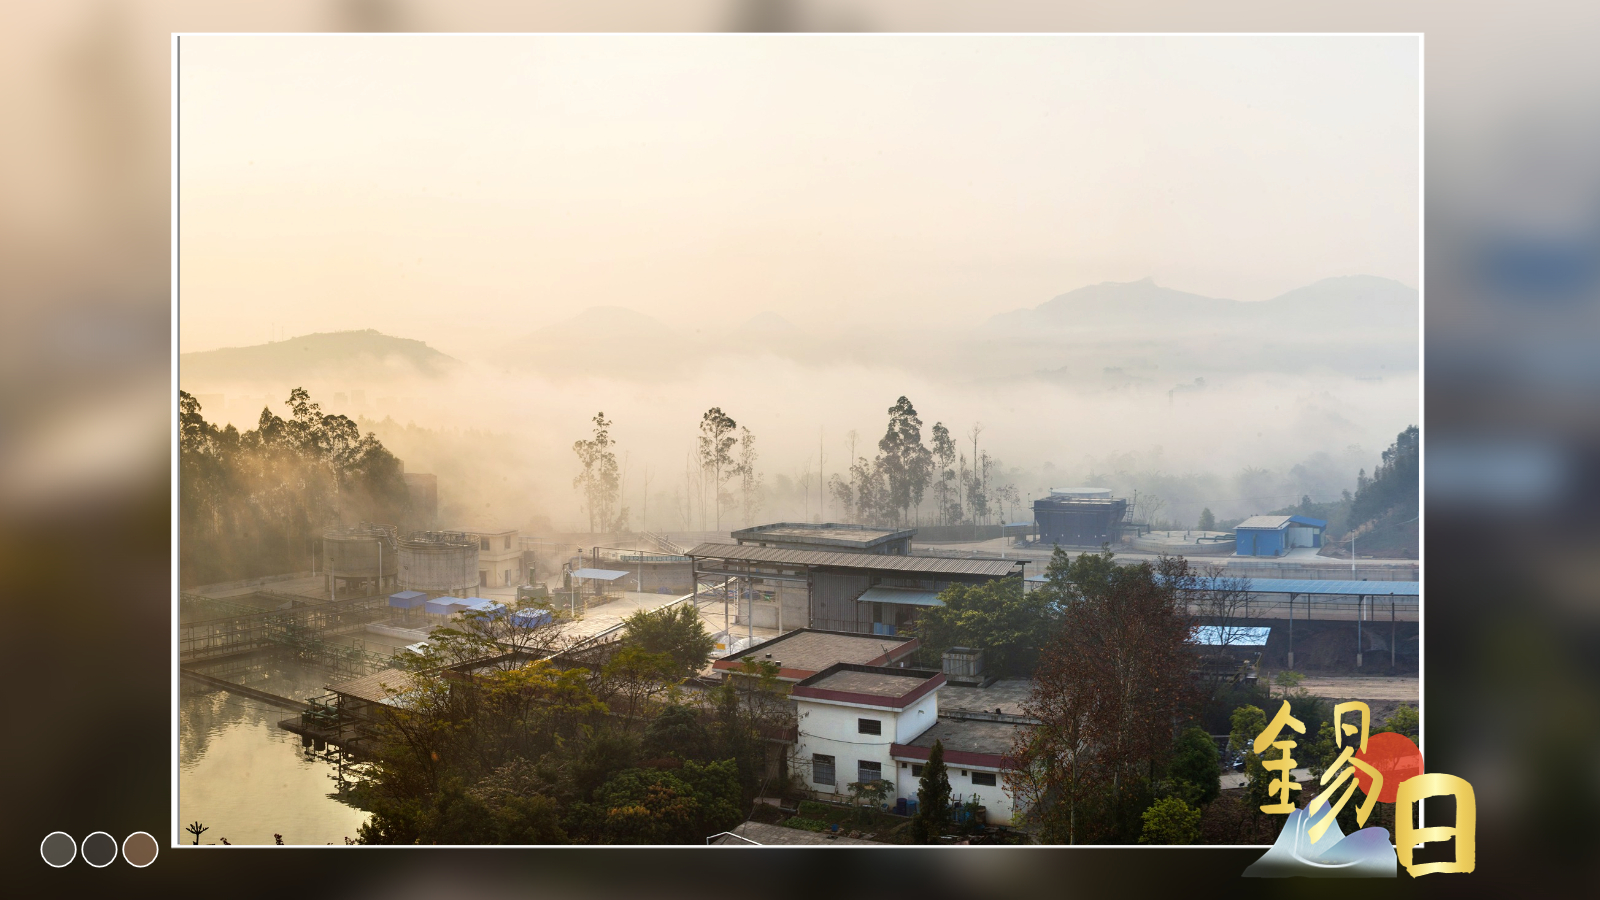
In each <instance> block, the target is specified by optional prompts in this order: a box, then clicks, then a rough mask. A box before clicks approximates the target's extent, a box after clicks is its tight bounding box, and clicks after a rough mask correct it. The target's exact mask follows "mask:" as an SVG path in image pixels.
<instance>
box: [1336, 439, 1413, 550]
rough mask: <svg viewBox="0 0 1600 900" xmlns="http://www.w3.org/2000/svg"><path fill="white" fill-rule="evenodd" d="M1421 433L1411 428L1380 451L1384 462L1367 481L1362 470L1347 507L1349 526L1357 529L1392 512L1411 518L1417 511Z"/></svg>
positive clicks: (1357, 477)
mask: <svg viewBox="0 0 1600 900" xmlns="http://www.w3.org/2000/svg"><path fill="white" fill-rule="evenodd" d="M1421 444H1422V433H1421V432H1420V431H1419V430H1418V429H1417V426H1415V425H1412V426H1411V427H1410V428H1407V429H1406V430H1405V431H1402V432H1400V434H1398V435H1396V436H1395V440H1394V443H1393V444H1390V445H1389V448H1388V449H1387V450H1385V451H1383V461H1382V462H1381V463H1380V464H1379V465H1378V467H1377V468H1375V469H1373V470H1372V477H1371V478H1368V477H1367V474H1366V470H1365V469H1363V470H1362V471H1361V472H1360V473H1359V474H1358V475H1357V476H1356V493H1355V497H1354V499H1353V500H1352V501H1351V504H1350V523H1351V524H1352V525H1360V524H1361V523H1363V522H1367V521H1370V520H1372V519H1376V518H1378V517H1380V516H1382V515H1384V514H1385V513H1388V512H1390V511H1391V510H1392V511H1393V512H1394V513H1396V514H1399V515H1414V514H1415V513H1416V512H1417V510H1418V508H1419V501H1418V497H1419V482H1420V475H1421V471H1422V469H1421V450H1422V446H1421Z"/></svg>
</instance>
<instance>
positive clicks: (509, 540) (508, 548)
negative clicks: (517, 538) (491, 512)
mask: <svg viewBox="0 0 1600 900" xmlns="http://www.w3.org/2000/svg"><path fill="white" fill-rule="evenodd" d="M506 549H507V550H510V549H511V535H509V534H508V535H506Z"/></svg>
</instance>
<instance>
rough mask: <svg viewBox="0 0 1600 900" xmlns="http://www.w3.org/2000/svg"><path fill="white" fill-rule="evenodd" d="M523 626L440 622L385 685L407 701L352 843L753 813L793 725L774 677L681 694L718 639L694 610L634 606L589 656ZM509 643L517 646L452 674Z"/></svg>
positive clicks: (626, 836) (584, 836) (712, 823)
mask: <svg viewBox="0 0 1600 900" xmlns="http://www.w3.org/2000/svg"><path fill="white" fill-rule="evenodd" d="M535 605H537V604H535ZM518 621H526V620H519V619H517V617H514V616H500V617H494V616H485V615H482V614H469V615H468V616H467V617H466V619H465V620H464V622H463V623H462V624H461V625H460V626H459V627H456V628H451V629H440V630H436V631H435V632H434V633H433V637H432V639H431V646H430V647H429V648H428V652H427V653H426V654H425V655H424V656H420V657H417V658H416V659H415V660H414V661H413V662H412V663H411V664H410V671H409V674H408V675H407V677H406V678H405V680H404V683H403V684H395V685H391V686H389V688H390V691H391V693H393V694H394V695H395V696H397V697H403V701H402V702H399V703H397V704H395V705H394V706H393V707H391V708H390V709H389V710H388V711H387V713H386V715H385V716H384V717H383V720H382V722H381V723H380V724H379V726H378V736H379V738H380V741H379V749H378V751H377V752H376V753H375V754H374V758H373V759H372V760H371V761H370V764H369V765H368V766H366V767H365V768H364V769H363V770H362V772H361V774H360V776H359V777H360V781H359V782H358V784H357V786H356V787H355V788H354V790H353V794H352V799H353V800H354V801H355V802H356V803H357V804H358V805H360V806H362V807H364V808H366V809H367V810H369V811H370V813H371V818H370V819H369V821H368V822H367V824H365V825H364V826H362V828H361V831H360V836H359V840H360V842H362V843H367V844H419V843H420V844H564V843H588V844H670V843H690V844H701V843H704V841H705V838H706V836H707V835H711V834H715V833H718V832H720V831H725V830H728V829H731V828H732V827H734V826H735V825H737V824H738V823H739V822H741V821H743V820H744V819H745V818H747V816H748V815H749V813H750V811H751V805H752V803H753V802H754V798H755V797H756V796H757V795H758V794H759V793H761V791H762V790H763V789H765V788H767V787H770V785H768V784H767V783H766V781H767V778H766V760H767V757H766V742H765V740H764V739H763V738H764V736H765V735H766V734H768V733H770V732H771V730H772V729H773V728H774V727H782V726H783V725H785V724H792V722H791V720H792V716H790V715H789V714H788V712H787V708H786V705H785V704H784V703H783V702H782V698H781V696H780V695H779V694H778V692H777V690H776V684H777V682H776V679H775V672H771V671H766V670H765V669H764V668H763V667H761V666H759V665H753V666H751V667H749V672H748V673H747V674H749V675H750V676H751V677H749V678H747V679H745V680H744V682H745V683H744V684H743V687H744V689H743V690H741V689H740V687H739V686H736V684H735V682H733V681H731V680H730V681H727V682H725V683H724V684H723V685H722V686H721V687H720V688H718V689H716V690H712V691H709V692H696V691H690V690H687V689H685V687H684V683H685V681H686V680H687V679H688V678H689V677H691V676H693V675H694V674H695V673H697V672H698V671H699V670H700V669H702V668H703V667H704V666H705V665H706V663H707V661H708V660H709V658H710V654H711V650H712V646H713V643H712V638H711V636H710V635H709V634H707V632H706V631H705V628H704V625H703V624H702V623H701V622H700V619H699V615H698V613H697V612H696V611H695V609H694V608H693V607H692V606H689V605H679V606H676V607H669V608H667V609H664V610H658V611H653V612H652V611H641V612H639V613H635V614H634V615H633V616H632V617H630V618H629V619H628V620H627V628H626V631H625V634H624V636H623V638H622V639H621V641H620V642H618V643H617V644H616V645H613V646H603V647H600V648H595V649H593V650H590V651H585V652H578V651H572V649H571V648H572V642H571V641H570V640H568V639H567V638H566V636H565V634H564V626H563V624H562V622H561V620H551V621H541V622H539V624H536V625H533V626H528V627H524V626H522V625H519V624H517V622H518ZM513 632H515V633H518V634H520V637H518V636H517V635H516V634H513ZM507 646H516V647H519V648H521V649H523V650H524V651H525V654H524V656H523V657H522V658H520V659H516V660H509V661H507V662H505V663H503V664H497V665H489V666H480V667H478V669H477V670H476V671H474V672H472V673H471V674H467V675H463V674H459V670H460V669H461V668H462V665H461V664H462V663H467V662H471V661H473V660H484V659H493V658H496V657H501V656H504V651H505V648H506V647H507ZM563 651H571V652H566V653H564V652H563ZM526 656H536V657H541V656H542V657H550V658H538V659H535V660H533V661H526ZM553 660H562V661H561V662H557V661H553Z"/></svg>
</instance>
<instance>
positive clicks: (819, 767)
mask: <svg viewBox="0 0 1600 900" xmlns="http://www.w3.org/2000/svg"><path fill="white" fill-rule="evenodd" d="M811 780H812V781H813V782H815V783H817V784H826V785H836V784H838V783H839V782H838V780H837V779H836V778H834V776H833V757H831V756H824V755H823V754H821V753H818V754H816V755H814V756H812V757H811Z"/></svg>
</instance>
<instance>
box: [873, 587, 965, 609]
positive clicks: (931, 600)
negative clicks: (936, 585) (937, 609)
mask: <svg viewBox="0 0 1600 900" xmlns="http://www.w3.org/2000/svg"><path fill="white" fill-rule="evenodd" d="M856 599H858V600H860V601H861V602H863V603H899V604H901V605H903V606H943V605H944V602H943V601H941V600H940V599H939V592H938V591H918V590H914V589H912V588H897V587H883V586H881V585H880V586H879V587H874V588H867V592H866V593H865V594H862V595H861V596H860V597H858V598H856Z"/></svg>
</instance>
